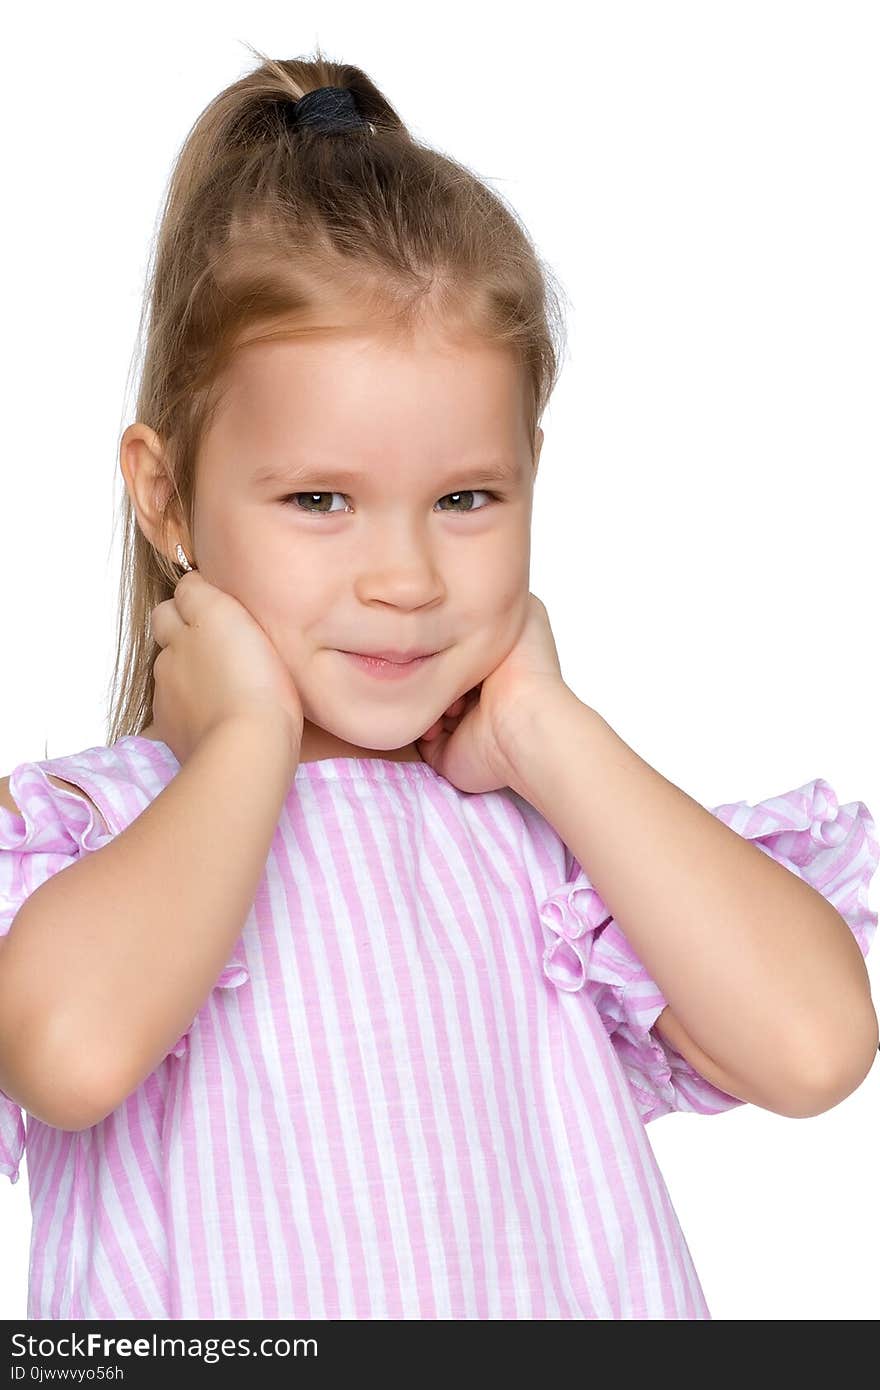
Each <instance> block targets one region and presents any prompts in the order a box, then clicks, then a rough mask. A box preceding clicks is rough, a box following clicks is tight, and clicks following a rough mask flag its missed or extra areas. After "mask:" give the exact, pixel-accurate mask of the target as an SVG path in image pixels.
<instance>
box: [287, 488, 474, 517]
mask: <svg viewBox="0 0 880 1390" xmlns="http://www.w3.org/2000/svg"><path fill="white" fill-rule="evenodd" d="M342 496H344V494H343V493H341V492H292V493H290V495H289V496H288V497H284V498H282V501H283V502H284V503H286V504H287V505H288V506H291V505H292V506H295V507H296V508H297V510H299V511H302V512H305V513H306V514H307V515H309V516H331V515H332V514H333V511H337V512H338V511H343V510H345V509H344V508H339V507H336V508H333V509H332V510H327V509H325V508H323V507H319V508H317V509H312V508H311V507H309V506H308V505H306V506H300V505H299V498H300V497H305V498H307V499H309V500H310V501H314V500H315V498H318V497H342ZM447 497H449V498H452V499H453V500H457V499H459V498H468V497H470V498H473V497H491V498H492V500H493V501H498V500H499V497H498V494H497V493H496V492H484V491H482V490H481V489H479V488H469V489H467V490H463V491H461V492H447V494H446V497H441V498H440V501H441V502H445V501H446V498H447ZM441 510H443V511H453V512H455V511H459V510H460V511H461V512H463V513H467V512H474V511H477V512H481V511H482V510H483V508H482V507H475V506H473V504H471V505H470V506H466V507H462V508H459V507H452V508H449V507H444V508H442V509H441Z"/></svg>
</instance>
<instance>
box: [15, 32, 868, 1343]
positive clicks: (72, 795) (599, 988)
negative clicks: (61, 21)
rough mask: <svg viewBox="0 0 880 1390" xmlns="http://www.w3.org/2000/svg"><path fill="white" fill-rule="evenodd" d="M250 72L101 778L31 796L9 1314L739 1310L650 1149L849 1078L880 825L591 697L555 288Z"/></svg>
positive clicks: (167, 247)
mask: <svg viewBox="0 0 880 1390" xmlns="http://www.w3.org/2000/svg"><path fill="white" fill-rule="evenodd" d="M260 57H261V59H263V61H262V65H261V66H260V67H259V68H258V69H257V70H255V71H253V72H251V73H250V74H249V75H248V76H246V77H244V78H243V79H242V80H240V81H237V82H235V83H234V84H233V85H232V86H231V87H229V88H228V89H227V90H225V91H223V92H222V93H221V94H220V95H219V96H218V97H217V98H216V99H215V100H214V101H213V102H212V103H211V104H210V105H209V107H208V108H207V110H206V111H205V112H204V113H203V114H202V116H201V117H200V119H199V120H198V121H197V123H196V125H195V126H194V128H193V130H192V131H191V132H190V135H189V137H188V140H187V142H186V144H185V146H184V148H183V151H182V153H181V156H180V159H179V161H178V164H177V166H176V169H175V173H174V177H173V180H172V183H171V186H170V190H169V196H168V200H167V205H166V207H165V210H164V218H163V222H162V226H161V231H160V236H159V241H158V247H157V256H156V262H155V265H154V267H153V274H152V282H151V288H150V300H149V308H150V316H149V330H148V339H147V347H146V355H145V360H144V367H143V377H142V381H141V385H140V395H139V399H138V411H137V414H138V419H137V422H136V423H135V424H133V425H131V426H129V428H128V429H126V431H125V433H124V435H123V439H122V443H121V449H120V465H121V469H122V472H123V475H124V480H125V485H126V505H127V509H128V510H127V522H128V529H127V533H126V537H125V548H124V556H123V567H124V568H123V615H124V617H123V624H122V628H121V631H122V632H123V633H124V637H125V643H124V649H123V648H122V647H121V648H120V649H119V650H118V652H117V674H118V675H119V673H121V679H120V680H119V682H118V684H117V687H116V690H115V694H114V704H113V710H112V719H111V725H110V728H109V731H108V733H109V738H108V743H107V745H106V746H103V745H102V746H99V747H92V748H87V749H85V750H84V751H82V752H79V753H74V754H71V755H69V756H65V757H58V758H53V759H45V760H43V761H37V762H25V763H21V764H20V765H19V766H17V767H16V768H14V770H13V771H12V773H11V775H10V776H9V778H8V779H7V782H6V784H5V786H4V788H3V792H2V804H0V927H2V932H3V934H4V935H3V938H2V946H0V1087H2V1091H0V1171H2V1172H3V1173H4V1174H6V1175H7V1176H8V1177H9V1178H11V1180H12V1181H13V1182H14V1181H16V1179H17V1178H18V1176H19V1166H20V1163H21V1160H22V1156H23V1153H24V1150H25V1142H26V1143H27V1153H28V1172H29V1179H30V1183H29V1185H30V1192H31V1199H32V1206H33V1235H32V1247H31V1266H30V1285H29V1295H28V1316H29V1317H30V1318H41V1319H67V1318H76V1319H84V1318H86V1319H88V1318H95V1319H104V1318H138V1319H152V1318H175V1319H179V1318H199V1319H202V1318H208V1319H216V1318H230V1317H232V1318H248V1319H250V1318H259V1319H267V1318H268V1319H271V1318H359V1319H360V1318H370V1319H372V1318H389V1319H390V1318H394V1319H400V1318H407V1319H416V1318H429V1319H432V1318H438V1319H439V1318H444V1319H463V1318H505V1319H507V1318H517V1319H519V1318H526V1319H543V1318H553V1319H555V1318H708V1317H709V1316H710V1313H709V1310H708V1308H707V1305H706V1302H705V1299H704V1296H703V1292H702V1289H701V1287H700V1282H699V1279H698V1276H697V1273H696V1270H695V1268H694V1266H693V1263H692V1261H691V1256H690V1252H689V1249H688V1246H687V1243H686V1241H685V1237H684V1235H683V1233H682V1230H681V1228H680V1226H679V1223H678V1220H677V1217H676V1213H675V1211H674V1209H673V1207H672V1205H671V1202H670V1198H669V1194H668V1192H667V1189H666V1186H665V1184H664V1181H663V1178H662V1175H661V1173H660V1172H659V1170H658V1167H657V1164H656V1161H655V1158H654V1154H653V1150H652V1147H651V1144H650V1142H649V1141H648V1139H647V1136H646V1133H645V1125H646V1124H647V1123H648V1122H649V1121H651V1120H653V1119H656V1118H657V1117H658V1116H660V1115H664V1114H667V1113H669V1112H671V1111H675V1110H678V1111H691V1112H699V1113H701V1114H707V1115H709V1114H717V1113H719V1112H721V1111H723V1110H727V1109H730V1108H732V1107H734V1106H737V1105H741V1104H743V1103H746V1102H751V1103H754V1104H757V1105H759V1106H763V1107H765V1108H767V1109H770V1110H772V1111H775V1112H776V1113H778V1114H781V1115H790V1116H803V1115H814V1114H818V1113H820V1112H821V1111H823V1110H827V1109H828V1108H830V1107H831V1106H833V1105H834V1104H836V1103H837V1102H838V1101H839V1100H841V1099H842V1098H843V1097H844V1096H845V1095H847V1094H849V1093H851V1092H852V1091H853V1090H854V1089H855V1088H856V1087H857V1086H858V1085H859V1084H860V1082H861V1080H862V1079H863V1078H864V1076H865V1075H866V1074H867V1071H868V1069H869V1067H870V1065H871V1062H872V1060H873V1057H874V1055H875V1051H876V1047H877V1020H876V1015H875V1013H874V1010H873V1007H872V1004H871V999H870V990H869V986H868V978H867V974H866V971H865V966H864V961H863V957H864V956H865V954H866V953H867V950H868V947H869V944H870V942H871V939H872V936H873V933H874V931H875V928H876V923H877V917H876V914H875V913H872V912H871V911H870V910H869V908H868V903H867V890H868V885H869V881H870V879H871V876H872V874H873V872H874V870H875V869H876V866H877V863H878V858H880V844H878V841H877V838H876V836H875V833H874V823H873V821H872V818H871V816H870V814H869V812H868V810H867V807H866V806H865V805H864V804H863V803H861V802H854V803H850V804H848V805H845V806H840V805H839V804H838V800H837V797H836V796H835V793H834V791H833V789H832V788H831V787H830V786H829V785H828V783H826V782H824V781H823V780H821V779H818V778H817V779H815V780H814V781H811V782H808V783H806V784H805V785H803V786H801V787H798V788H796V789H794V790H791V791H788V792H785V793H783V794H781V795H779V796H776V797H773V798H771V799H769V800H766V801H760V802H758V803H756V804H755V805H749V804H747V803H746V802H738V803H735V804H728V805H722V806H717V807H715V808H713V809H712V810H711V811H709V810H706V809H705V808H703V807H701V806H699V805H698V804H697V803H696V802H694V801H693V800H691V798H690V797H688V796H687V795H686V794H685V793H684V792H682V791H681V790H679V789H678V788H677V787H675V786H674V785H673V784H671V783H670V782H668V781H667V780H666V779H664V778H663V777H661V776H660V774H659V773H657V772H656V771H655V770H654V769H653V768H651V767H649V766H648V764H646V763H645V762H644V761H643V760H642V759H640V758H639V757H638V756H637V755H636V754H635V753H634V752H633V751H632V750H631V749H630V748H628V747H627V745H626V744H625V743H623V742H622V740H620V739H619V738H618V737H617V736H616V734H615V733H614V732H613V730H612V729H611V727H610V725H609V724H607V723H606V722H605V720H604V719H603V718H602V716H601V715H600V714H599V712H598V711H596V710H594V709H592V708H590V707H589V706H587V705H585V704H583V703H582V702H581V701H580V700H579V699H578V698H577V697H576V696H575V695H574V694H573V692H572V691H571V690H570V689H569V688H568V687H567V686H566V685H565V683H564V681H563V680H562V676H561V672H560V668H559V662H558V659H557V653H556V647H555V643H554V640H553V635H552V632H551V629H550V625H549V621H548V617H547V613H546V610H545V609H544V607H543V605H542V604H541V603H540V601H539V600H538V599H537V598H536V597H535V596H534V595H533V594H531V593H530V591H529V533H530V522H531V506H532V496H533V488H534V482H535V475H536V470H537V466H538V458H539V454H540V449H541V443H542V439H543V433H542V431H541V429H540V428H539V425H538V421H539V419H540V418H541V415H542V413H543V410H544V407H545V406H546V403H547V400H548V399H549V396H550V393H551V390H552V388H553V385H554V384H555V380H556V376H557V370H558V360H559V359H558V353H557V346H558V339H557V335H556V330H557V329H558V326H559V319H558V316H557V311H556V307H555V300H554V294H553V290H552V286H551V284H550V279H549V276H548V273H547V272H546V270H545V269H544V268H543V267H542V266H541V265H540V263H539V260H538V258H537V256H536V254H535V251H534V248H533V247H532V245H531V243H530V241H529V239H528V237H527V235H526V233H525V232H524V230H523V229H522V227H521V226H520V225H519V223H518V221H517V220H516V218H515V217H514V216H513V215H512V213H511V211H510V209H509V208H508V207H506V206H505V205H504V203H503V202H502V201H501V200H500V199H499V198H498V197H497V196H496V195H495V194H494V193H493V192H491V191H490V190H489V189H487V188H486V187H485V186H483V185H482V184H481V183H480V182H479V181H478V180H477V179H476V178H475V177H474V176H473V175H472V174H471V173H470V172H468V171H467V170H466V169H464V168H462V167H461V166H459V165H457V164H455V163H454V162H453V161H452V160H450V159H448V158H446V157H444V156H441V155H439V154H437V153H435V152H434V151H432V150H430V149H427V148H425V147H424V146H421V145H419V144H417V143H416V142H415V141H414V140H413V139H412V138H411V137H410V136H409V134H408V132H407V131H406V129H405V127H404V126H403V124H402V123H401V121H400V119H399V117H398V116H397V114H396V112H395V111H394V109H393V108H392V107H391V105H390V104H389V102H388V101H387V100H386V99H385V97H383V95H382V94H381V93H380V92H379V91H378V90H377V88H376V87H375V86H374V85H373V83H372V82H371V81H370V80H369V78H368V77H367V76H366V75H365V74H364V73H363V72H362V71H361V70H360V69H359V68H356V67H352V66H349V65H340V64H335V63H331V62H328V61H326V60H325V59H324V58H323V56H322V55H319V57H318V59H316V61H314V62H305V61H285V62H273V61H271V60H269V59H266V58H263V55H260ZM634 844H638V846H639V853H638V857H635V856H634V855H633V852H632V847H633V845H634ZM61 871H66V872H61ZM24 1114H27V1130H26V1131H25V1123H24Z"/></svg>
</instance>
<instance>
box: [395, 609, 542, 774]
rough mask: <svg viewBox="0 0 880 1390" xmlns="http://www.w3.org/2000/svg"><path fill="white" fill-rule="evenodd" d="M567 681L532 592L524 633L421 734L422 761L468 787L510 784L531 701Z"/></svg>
mask: <svg viewBox="0 0 880 1390" xmlns="http://www.w3.org/2000/svg"><path fill="white" fill-rule="evenodd" d="M559 686H563V687H564V686H565V682H564V680H563V679H562V671H561V670H560V667H559V655H558V653H557V651H556V642H555V640H554V637H553V632H552V630H551V628H550V620H549V618H548V616H547V609H546V608H545V607H544V605H543V603H542V602H541V600H540V599H539V598H538V597H537V596H536V595H535V594H531V593H530V594H529V603H528V608H527V610H526V618H525V622H524V623H523V626H522V630H521V632H520V635H519V637H518V639H517V641H516V643H515V644H514V646H513V647H512V648H511V650H510V651H509V652H508V654H507V656H506V657H505V658H504V660H503V661H502V662H501V664H500V665H499V666H497V667H496V668H495V670H494V671H492V672H491V673H490V674H489V675H488V676H485V677H484V678H483V680H482V681H481V682H480V684H479V685H478V686H475V687H474V689H473V690H469V691H468V692H467V694H465V695H462V696H460V697H459V699H457V700H456V701H454V703H453V704H451V705H450V706H449V708H448V709H447V710H446V712H445V714H443V715H442V716H441V718H440V719H438V720H436V721H435V722H434V723H433V724H432V725H431V727H430V728H429V729H426V730H425V732H424V733H423V734H422V736H421V738H418V739H416V747H417V748H418V750H419V754H420V756H421V758H422V761H423V762H426V763H429V764H430V766H431V767H433V768H434V770H435V771H436V772H439V773H440V776H441V777H445V778H446V780H447V781H448V782H451V783H452V785H453V786H455V787H458V789H459V790H460V791H463V792H490V791H497V790H498V788H500V787H506V786H509V784H510V778H511V775H512V773H511V764H510V759H509V757H508V754H507V752H506V751H505V750H506V749H509V748H510V747H511V743H510V739H511V737H513V729H514V728H515V721H516V717H517V712H518V711H519V712H521V710H522V707H523V705H524V703H525V701H526V700H528V699H532V698H534V697H535V695H536V694H537V695H538V696H539V698H540V696H541V695H546V694H549V693H550V692H552V691H553V690H555V689H557V688H558V687H559Z"/></svg>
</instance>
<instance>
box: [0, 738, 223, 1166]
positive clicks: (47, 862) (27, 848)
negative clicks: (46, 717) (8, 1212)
mask: <svg viewBox="0 0 880 1390" xmlns="http://www.w3.org/2000/svg"><path fill="white" fill-rule="evenodd" d="M99 751H101V750H99ZM72 767H73V759H71V758H59V759H53V760H47V761H46V762H44V763H38V762H28V763H21V764H20V765H19V766H18V767H17V768H15V769H14V771H13V772H12V773H11V774H10V777H9V790H10V793H11V795H12V799H13V801H14V802H15V803H16V805H17V806H18V808H19V811H20V814H16V813H15V812H13V811H11V810H9V809H8V808H7V807H5V806H0V936H5V935H6V934H7V933H8V932H9V929H10V927H11V926H12V923H13V920H14V918H15V916H16V914H17V913H18V911H19V909H20V908H21V907H22V906H23V904H24V902H25V901H26V899H27V898H28V897H29V896H30V895H31V893H33V892H34V890H35V889H36V888H38V887H39V886H40V884H42V883H45V882H46V880H47V879H49V878H51V877H52V875H53V874H56V873H58V872H59V871H60V870H61V869H65V868H67V867H68V866H69V865H70V864H73V863H75V862H76V860H77V859H79V858H81V856H82V855H83V854H85V853H88V852H90V851H92V850H96V849H100V848H102V846H103V845H106V844H107V843H108V841H110V840H111V839H113V837H114V835H115V834H116V833H118V828H119V827H118V825H117V827H116V828H113V827H112V826H111V825H110V822H109V818H108V821H107V823H106V824H105V823H104V822H103V821H102V819H101V817H100V816H99V815H98V814H97V813H96V811H95V809H94V807H93V806H92V805H91V804H90V802H89V801H87V800H86V799H85V797H83V796H80V795H78V794H77V793H76V792H73V791H69V790H67V789H66V788H64V787H58V786H56V785H55V784H54V783H52V782H50V781H49V775H48V773H47V769H51V770H52V771H53V772H54V771H55V770H56V769H57V772H58V775H59V776H61V777H62V779H63V780H72V772H71V769H72ZM80 780H82V781H84V782H86V783H87V784H88V783H89V779H88V776H81V777H80ZM95 785H96V784H95V783H94V782H93V783H92V784H91V785H90V786H89V792H90V794H91V793H92V791H94V789H95ZM238 951H239V952H242V954H241V955H239V954H235V955H233V956H232V957H231V959H230V960H229V962H228V963H227V965H226V967H225V968H224V970H223V971H222V972H221V974H220V977H219V979H218V981H217V984H216V986H215V988H219V989H230V988H233V989H234V988H236V987H237V986H239V985H241V984H244V982H245V981H246V980H247V979H248V978H249V975H248V970H247V966H246V964H245V961H244V958H243V948H242V946H241V943H239V946H238ZM197 1023H198V1015H197V1016H196V1018H195V1019H194V1020H193V1022H192V1023H191V1024H190V1026H189V1028H187V1030H186V1032H185V1033H184V1034H182V1036H181V1037H180V1038H179V1040H178V1041H177V1043H176V1044H175V1046H174V1047H173V1048H172V1049H171V1055H173V1056H175V1057H182V1056H183V1055H184V1054H185V1053H186V1051H187V1049H188V1046H189V1038H190V1035H191V1033H192V1031H193V1028H194V1027H195V1026H196V1024H197ZM25 1143H26V1131H25V1123H24V1115H23V1112H22V1110H21V1107H20V1106H19V1105H18V1104H17V1103H16V1102H15V1101H14V1100H12V1099H11V1097H9V1096H7V1095H6V1094H5V1093H4V1092H3V1091H0V1174H3V1175H5V1176H6V1177H8V1178H9V1179H10V1181H11V1182H13V1183H15V1182H17V1181H18V1179H19V1177H20V1165H21V1159H22V1155H23V1154H24V1150H25Z"/></svg>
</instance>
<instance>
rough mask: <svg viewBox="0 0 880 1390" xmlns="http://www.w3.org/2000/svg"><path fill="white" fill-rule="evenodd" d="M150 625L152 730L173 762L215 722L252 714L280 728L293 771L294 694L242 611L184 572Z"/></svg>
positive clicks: (195, 574) (297, 730)
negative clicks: (153, 643) (153, 657)
mask: <svg viewBox="0 0 880 1390" xmlns="http://www.w3.org/2000/svg"><path fill="white" fill-rule="evenodd" d="M150 621H151V627H152V634H153V637H154V639H155V640H156V642H158V644H159V646H160V647H161V648H162V650H161V651H160V652H159V654H158V656H157V657H156V660H155V663H154V665H153V679H154V682H155V694H154V697H153V723H154V724H155V726H156V728H157V730H158V731H159V737H161V739H162V740H163V742H165V743H167V744H168V747H169V748H170V749H171V751H172V752H173V753H174V756H175V757H176V758H177V760H178V762H180V763H184V762H185V761H186V759H187V758H188V757H189V756H190V754H191V753H193V752H194V750H195V749H196V748H197V747H198V745H199V744H200V743H201V741H202V739H203V738H205V736H206V735H207V734H208V733H210V731H211V730H212V729H213V728H215V727H216V726H217V725H218V724H219V723H221V721H223V720H226V719H228V718H229V717H230V716H235V715H240V714H255V713H256V714H258V715H259V717H260V718H263V719H278V720H280V721H281V723H282V724H283V726H284V727H285V728H286V730H287V731H288V734H289V738H290V750H291V768H292V769H295V767H296V763H297V761H298V759H299V750H300V746H301V743H302V732H303V711H302V705H301V703H300V698H299V694H298V692H297V690H296V687H295V685H294V683H293V679H292V677H291V675H290V672H289V671H288V669H287V667H286V666H285V665H284V663H283V661H282V660H281V658H280V656H279V655H278V652H277V650H276V648H275V646H274V645H273V643H272V641H271V639H270V638H269V637H268V636H267V635H266V633H265V632H264V631H263V629H262V627H261V626H260V624H259V623H258V622H257V620H256V619H255V618H254V617H253V616H252V614H251V613H249V612H248V610H247V609H246V608H245V606H244V604H243V603H239V601H238V599H237V598H235V597H234V596H233V595H232V594H229V593H226V591H225V590H224V589H218V588H217V587H216V586H215V585H213V584H210V583H209V582H208V580H207V579H205V578H204V577H203V575H202V574H201V573H200V571H199V570H189V571H187V573H186V574H184V575H181V577H180V579H179V580H178V582H177V585H176V587H175V590H174V597H173V598H169V599H166V600H165V601H164V603H158V604H157V605H156V607H155V608H154V609H153V610H152V612H151V614H150Z"/></svg>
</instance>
